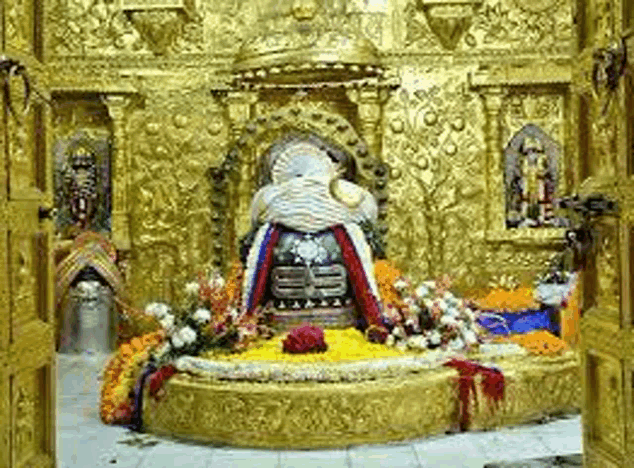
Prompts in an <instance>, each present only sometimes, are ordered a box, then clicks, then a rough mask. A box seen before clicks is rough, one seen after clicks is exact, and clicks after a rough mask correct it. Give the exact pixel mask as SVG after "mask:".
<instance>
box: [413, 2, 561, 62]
mask: <svg viewBox="0 0 634 468" xmlns="http://www.w3.org/2000/svg"><path fill="white" fill-rule="evenodd" d="M415 3H416V2H411V3H409V4H408V6H407V7H406V9H405V11H404V16H405V24H406V30H407V33H406V37H405V46H406V47H408V46H410V45H412V46H416V47H417V48H421V49H431V50H434V49H438V48H439V45H440V44H439V42H440V43H443V42H444V43H446V44H444V45H445V47H447V46H451V45H452V41H449V40H447V39H445V41H443V40H442V39H440V40H439V39H437V38H436V37H434V34H433V33H432V30H433V29H434V28H435V24H434V23H435V22H437V20H435V19H434V18H433V17H432V18H431V19H430V13H427V17H424V16H423V14H422V13H418V12H417V8H416V6H415ZM419 3H422V5H423V6H424V5H426V4H427V3H433V4H434V5H435V4H442V3H443V2H440V1H438V2H427V1H420V0H419ZM447 3H451V4H454V3H456V2H447ZM464 3H466V5H464V6H462V9H461V11H459V12H456V13H454V14H453V15H451V14H449V12H444V11H443V13H445V15H447V16H450V17H451V16H453V17H454V18H457V19H454V22H453V23H450V24H452V26H450V27H448V28H445V29H447V30H446V31H443V33H444V34H448V35H449V37H451V36H452V35H451V32H454V34H453V39H454V41H457V39H459V38H460V35H459V34H458V32H460V31H462V34H461V36H462V37H463V38H464V40H463V41H461V42H459V43H457V44H456V45H453V47H449V48H454V47H455V48H456V49H457V50H459V51H464V52H470V51H479V50H491V51H493V50H498V49H500V48H501V47H508V46H509V45H510V46H511V47H512V48H513V49H515V50H531V51H535V50H536V49H540V50H544V51H548V52H553V53H558V52H564V51H565V50H566V47H570V46H571V45H572V41H573V39H574V37H573V31H572V10H571V5H570V3H569V2H565V1H560V0H554V1H550V0H549V1H543V2H537V3H536V4H534V5H530V6H528V5H526V2H520V1H516V0H485V1H483V2H464ZM473 3H475V4H476V5H477V3H482V5H481V6H480V7H479V8H473V6H472V4H473ZM529 3H530V2H529ZM443 7H444V8H446V7H445V6H444V5H443ZM432 12H433V10H432ZM459 18H462V21H461V22H462V25H460V21H458V19H459ZM461 26H462V27H461ZM564 53H565V52H564Z"/></svg>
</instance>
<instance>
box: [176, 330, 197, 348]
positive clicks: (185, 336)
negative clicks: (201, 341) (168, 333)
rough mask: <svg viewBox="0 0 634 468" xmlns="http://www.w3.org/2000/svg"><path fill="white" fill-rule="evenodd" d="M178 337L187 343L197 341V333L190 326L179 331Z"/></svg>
mask: <svg viewBox="0 0 634 468" xmlns="http://www.w3.org/2000/svg"><path fill="white" fill-rule="evenodd" d="M178 337H179V338H180V339H181V340H183V342H184V343H186V344H192V343H193V342H194V341H196V338H197V335H196V332H195V331H194V330H192V329H191V328H190V327H183V328H181V329H180V331H179V332H178Z"/></svg>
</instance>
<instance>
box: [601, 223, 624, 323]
mask: <svg viewBox="0 0 634 468" xmlns="http://www.w3.org/2000/svg"><path fill="white" fill-rule="evenodd" d="M618 229H619V223H618V221H616V220H613V219H611V220H607V219H606V220H602V222H601V223H600V224H599V225H598V226H597V230H598V234H599V238H598V243H597V244H598V245H597V258H596V269H597V285H596V286H597V290H596V293H597V305H598V306H599V307H600V308H601V309H602V310H603V311H604V312H603V313H604V316H605V318H608V315H609V318H610V319H611V320H614V321H615V322H619V321H620V318H621V317H620V311H619V310H620V306H621V272H620V269H621V268H620V266H621V265H620V257H619V253H620V250H619V231H618Z"/></svg>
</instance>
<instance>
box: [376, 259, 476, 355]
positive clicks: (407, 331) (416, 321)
mask: <svg viewBox="0 0 634 468" xmlns="http://www.w3.org/2000/svg"><path fill="white" fill-rule="evenodd" d="M397 271H398V270H396V269H395V268H394V267H391V266H390V265H389V264H387V262H384V264H381V265H379V266H378V269H377V268H376V267H375V272H376V275H377V282H378V283H379V284H380V285H382V292H383V290H386V292H387V294H388V297H389V300H388V301H386V302H385V303H384V305H385V312H384V315H385V317H386V321H387V322H388V323H387V325H388V328H389V329H390V330H391V331H390V335H389V336H388V338H387V340H386V344H387V345H389V346H397V347H402V348H409V349H420V350H423V349H434V348H438V347H442V348H447V349H451V350H456V351H460V350H463V349H471V348H475V347H477V346H478V344H479V343H480V342H481V335H482V333H483V332H482V330H481V329H480V328H479V327H478V326H477V324H476V322H475V319H476V311H475V310H474V309H473V308H471V306H470V304H469V303H468V302H467V301H464V300H461V299H458V298H457V297H455V296H454V295H453V294H452V293H451V292H450V291H449V289H450V287H451V283H452V281H451V278H450V277H449V276H448V275H444V276H442V277H441V278H439V279H437V280H436V281H425V282H423V283H421V284H420V285H419V286H418V287H416V288H413V287H412V285H411V284H410V282H409V281H408V280H407V279H406V278H405V277H403V276H399V277H397V278H396V279H394V276H395V273H396V272H397ZM386 279H387V280H388V281H389V280H392V279H394V281H393V282H392V285H391V287H389V284H386ZM394 293H396V295H395V294H394Z"/></svg>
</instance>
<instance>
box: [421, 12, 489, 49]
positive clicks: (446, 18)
mask: <svg viewBox="0 0 634 468" xmlns="http://www.w3.org/2000/svg"><path fill="white" fill-rule="evenodd" d="M418 4H419V5H420V6H421V7H422V10H423V12H424V13H425V17H426V18H427V22H428V24H429V27H430V28H431V30H432V31H434V33H435V34H436V35H437V36H438V39H439V40H440V42H441V44H442V45H443V47H445V48H446V49H450V50H452V49H454V48H455V47H456V45H457V44H458V41H459V40H460V39H462V35H463V34H464V32H465V31H466V30H467V29H469V26H471V20H472V17H473V14H474V12H475V10H476V9H477V8H478V7H479V6H480V5H481V4H482V0H463V1H458V2H457V1H447V0H418Z"/></svg>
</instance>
